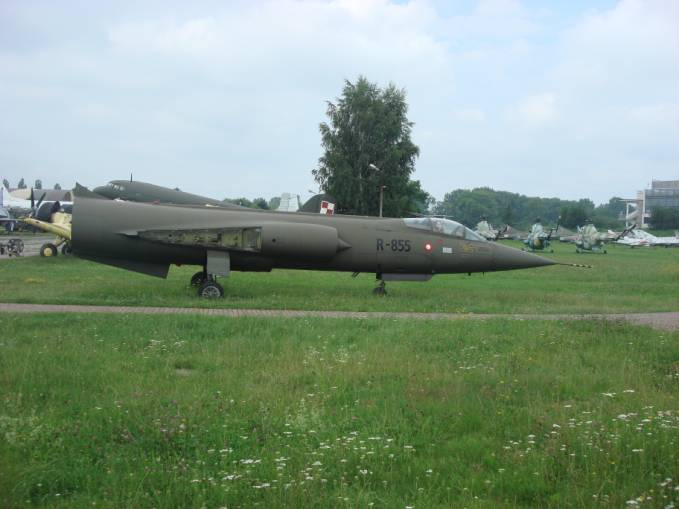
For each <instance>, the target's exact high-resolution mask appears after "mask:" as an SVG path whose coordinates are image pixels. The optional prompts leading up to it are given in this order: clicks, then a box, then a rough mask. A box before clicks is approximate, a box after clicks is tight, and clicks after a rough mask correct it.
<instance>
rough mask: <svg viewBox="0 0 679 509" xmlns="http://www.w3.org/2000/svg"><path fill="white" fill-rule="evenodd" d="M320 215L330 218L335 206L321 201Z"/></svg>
mask: <svg viewBox="0 0 679 509" xmlns="http://www.w3.org/2000/svg"><path fill="white" fill-rule="evenodd" d="M320 213H321V214H327V215H328V216H332V215H333V214H334V213H335V204H334V203H330V202H329V201H322V202H321V210H320Z"/></svg>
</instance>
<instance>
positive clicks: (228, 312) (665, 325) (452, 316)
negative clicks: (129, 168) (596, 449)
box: [0, 303, 679, 330]
mask: <svg viewBox="0 0 679 509" xmlns="http://www.w3.org/2000/svg"><path fill="white" fill-rule="evenodd" d="M0 313H115V314H141V315H205V316H226V317H232V318H238V317H243V316H252V317H260V318H358V319H372V318H387V319H407V320H412V319H415V320H465V319H466V320H488V319H491V318H505V319H510V320H611V321H626V322H629V323H633V324H635V325H648V326H650V327H654V328H656V329H663V330H679V312H668V313H608V314H591V315H585V314H580V315H568V314H551V315H539V314H535V315H521V314H475V313H467V314H463V313H391V312H362V311H293V310H283V309H206V308H167V307H166V308H163V307H132V306H81V305H62V304H13V303H6V304H3V303H0Z"/></svg>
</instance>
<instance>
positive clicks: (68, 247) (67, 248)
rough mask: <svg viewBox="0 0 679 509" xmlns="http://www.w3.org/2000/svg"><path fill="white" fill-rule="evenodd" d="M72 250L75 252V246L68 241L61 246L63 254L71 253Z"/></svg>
mask: <svg viewBox="0 0 679 509" xmlns="http://www.w3.org/2000/svg"><path fill="white" fill-rule="evenodd" d="M72 252H73V248H72V247H71V244H69V243H68V242H67V243H66V244H64V245H63V246H61V254H62V255H64V256H66V255H70V254H71V253H72Z"/></svg>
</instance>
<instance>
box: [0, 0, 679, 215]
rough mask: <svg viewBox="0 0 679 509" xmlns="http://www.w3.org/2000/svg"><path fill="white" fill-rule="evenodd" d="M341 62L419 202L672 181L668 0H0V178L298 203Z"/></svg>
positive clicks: (677, 41) (678, 111)
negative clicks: (404, 106) (402, 106)
mask: <svg viewBox="0 0 679 509" xmlns="http://www.w3.org/2000/svg"><path fill="white" fill-rule="evenodd" d="M557 4H558V5H557ZM361 74H362V75H364V76H366V77H367V78H368V79H369V80H370V81H374V82H377V83H378V84H380V85H381V86H384V85H387V84H388V83H389V82H393V83H395V84H396V85H397V86H399V87H403V88H405V89H406V91H407V99H408V103H409V105H410V110H409V118H410V119H411V120H412V121H413V122H415V127H414V130H413V141H414V142H415V143H416V144H417V145H419V147H420V150H421V156H420V158H419V159H418V161H417V171H416V173H415V175H414V178H417V179H419V180H421V181H422V184H423V187H424V188H425V189H426V190H427V191H429V192H430V193H431V194H433V195H434V196H435V197H436V198H438V199H441V198H442V197H443V195H444V194H445V193H446V192H448V191H450V190H453V189H456V188H473V187H478V186H490V187H492V188H494V189H498V190H508V191H514V192H521V193H523V194H527V195H531V196H558V197H562V198H569V199H572V198H581V197H590V198H592V199H594V201H595V202H597V203H599V202H603V201H606V200H607V199H608V198H609V197H611V196H613V195H618V196H625V197H630V196H632V195H633V194H634V192H635V191H636V190H638V189H641V188H643V187H645V186H646V185H648V184H649V183H650V180H651V179H652V178H655V179H672V178H674V179H679V2H677V1H676V0H666V1H637V0H629V1H620V2H616V1H612V0H608V1H606V0H602V1H590V0H569V1H568V2H565V1H564V2H551V1H549V2H534V1H518V0H516V1H514V0H481V1H459V2H448V1H441V2H437V1H433V0H428V1H410V2H408V1H398V2H389V1H386V0H337V1H320V0H310V1H300V2H295V1H275V2H252V1H242V2H238V1H234V2H224V1H215V2H199V1H195V2H185V1H175V2H173V1H171V0H170V1H168V0H162V1H157V2H154V1H150V2H140V1H129V2H128V1H116V2H107V3H104V2H81V1H78V2H68V1H63V0H62V1H59V2H55V1H52V0H49V1H45V2H38V1H27V0H20V1H14V0H2V1H0V174H2V176H4V177H6V178H8V179H9V180H10V182H11V184H12V185H16V181H17V180H18V179H19V178H20V177H24V178H25V179H26V181H27V182H32V181H33V180H34V179H36V178H42V180H43V182H44V183H45V184H46V185H49V186H50V187H51V186H52V185H53V184H54V182H59V183H61V184H62V186H71V185H73V183H74V182H75V181H79V182H81V183H83V184H85V185H88V186H96V185H100V184H102V183H105V182H106V181H108V180H111V179H116V178H129V174H130V172H133V173H134V177H135V179H138V180H143V181H148V182H153V183H157V184H161V185H166V186H171V187H174V186H178V187H180V188H182V189H183V190H186V191H192V192H196V193H200V194H205V195H208V196H213V197H215V198H223V197H226V196H229V197H236V196H246V197H250V198H253V197H255V196H264V197H265V198H270V197H272V196H275V195H280V193H281V192H294V193H299V194H301V195H302V196H303V198H304V197H307V196H308V193H307V190H309V189H315V184H314V182H313V179H312V177H311V170H312V168H314V167H315V165H316V163H317V160H318V157H319V156H320V155H321V146H320V135H319V132H318V124H319V123H320V122H322V121H324V120H325V109H326V101H328V100H334V99H335V98H336V97H337V96H338V95H339V94H340V92H341V89H342V86H343V80H345V79H349V80H351V81H353V80H355V79H356V78H357V77H358V76H359V75H361Z"/></svg>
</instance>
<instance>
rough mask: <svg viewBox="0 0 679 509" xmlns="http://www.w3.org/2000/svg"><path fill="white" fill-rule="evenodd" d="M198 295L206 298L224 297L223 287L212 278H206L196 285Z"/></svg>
mask: <svg viewBox="0 0 679 509" xmlns="http://www.w3.org/2000/svg"><path fill="white" fill-rule="evenodd" d="M198 296H199V297H205V298H206V299H218V298H220V297H224V288H223V287H222V285H220V284H219V283H218V282H217V281H215V280H214V279H208V280H207V281H205V282H204V283H203V284H201V285H200V286H199V287H198Z"/></svg>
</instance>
